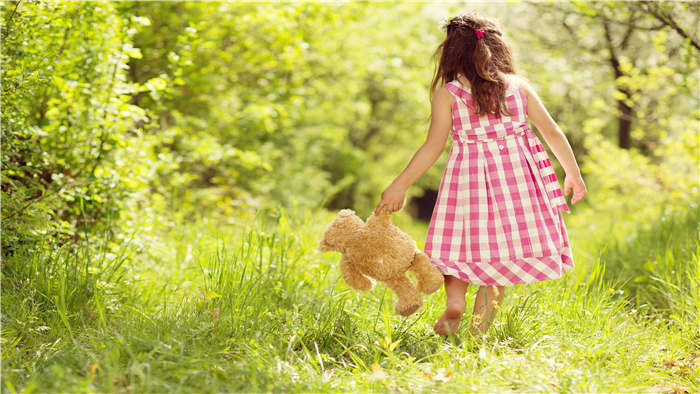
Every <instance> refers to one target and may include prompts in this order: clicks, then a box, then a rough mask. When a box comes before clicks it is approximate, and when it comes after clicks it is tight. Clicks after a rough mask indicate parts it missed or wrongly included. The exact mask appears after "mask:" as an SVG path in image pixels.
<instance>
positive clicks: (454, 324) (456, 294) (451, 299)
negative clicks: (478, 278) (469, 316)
mask: <svg viewBox="0 0 700 394" xmlns="http://www.w3.org/2000/svg"><path fill="white" fill-rule="evenodd" d="M467 287H469V283H467V282H465V281H463V280H460V279H457V278H455V277H454V276H450V275H445V294H446V295H447V307H446V308H445V313H443V314H442V316H441V317H440V319H439V320H438V322H437V323H436V324H435V326H434V327H433V330H435V333H436V334H438V335H441V336H447V335H451V334H454V333H455V332H457V328H459V321H460V320H461V319H462V315H463V314H464V308H465V306H466V301H465V299H464V295H465V294H466V293H467Z"/></svg>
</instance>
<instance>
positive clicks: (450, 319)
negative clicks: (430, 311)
mask: <svg viewBox="0 0 700 394" xmlns="http://www.w3.org/2000/svg"><path fill="white" fill-rule="evenodd" d="M464 306H465V305H464V302H462V303H457V302H455V303H450V304H448V305H447V308H446V309H445V313H443V314H442V316H440V319H438V321H437V323H435V326H434V327H433V330H435V333H436V334H438V335H440V336H443V337H446V336H448V335H452V334H454V333H456V332H457V329H458V328H459V321H460V320H461V319H462V315H463V314H464Z"/></svg>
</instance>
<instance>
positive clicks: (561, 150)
mask: <svg viewBox="0 0 700 394" xmlns="http://www.w3.org/2000/svg"><path fill="white" fill-rule="evenodd" d="M521 80H522V86H523V88H524V90H525V92H526V94H527V116H528V117H529V118H530V119H532V122H533V123H534V124H535V127H537V130H539V131H540V133H542V137H543V138H544V140H545V141H546V142H547V145H549V148H550V149H552V152H553V153H554V156H556V157H557V160H559V163H561V166H562V167H563V168H564V172H565V173H566V176H565V178H564V195H568V194H569V192H570V191H571V189H573V191H574V195H573V196H572V197H571V204H576V203H577V202H579V201H580V200H581V199H582V198H583V197H584V196H585V195H586V185H585V184H584V183H583V178H582V177H581V171H580V170H579V168H578V164H577V163H576V158H575V157H574V152H573V151H572V150H571V145H569V141H567V139H566V136H565V135H564V132H562V131H561V129H560V128H559V125H557V123H556V122H555V121H554V119H552V117H551V116H550V115H549V112H547V109H546V108H545V107H544V104H542V100H540V98H539V96H538V95H537V93H535V90H534V89H533V88H532V86H530V84H529V83H527V81H525V80H524V79H521Z"/></svg>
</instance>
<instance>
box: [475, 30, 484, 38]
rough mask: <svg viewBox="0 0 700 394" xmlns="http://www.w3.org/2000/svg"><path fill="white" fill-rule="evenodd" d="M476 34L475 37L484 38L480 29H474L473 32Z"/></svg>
mask: <svg viewBox="0 0 700 394" xmlns="http://www.w3.org/2000/svg"><path fill="white" fill-rule="evenodd" d="M474 31H475V32H476V37H477V38H484V31H483V30H481V29H476V30H474Z"/></svg>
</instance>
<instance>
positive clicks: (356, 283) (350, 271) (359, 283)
mask: <svg viewBox="0 0 700 394" xmlns="http://www.w3.org/2000/svg"><path fill="white" fill-rule="evenodd" d="M340 275H341V276H342V277H343V280H344V281H345V283H347V285H348V286H350V287H352V288H353V289H357V290H363V291H367V290H372V281H370V280H369V278H367V277H366V276H364V275H362V273H361V272H360V271H358V270H357V268H355V266H353V265H352V262H351V261H350V260H348V259H347V258H346V257H345V256H343V258H342V259H340Z"/></svg>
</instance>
